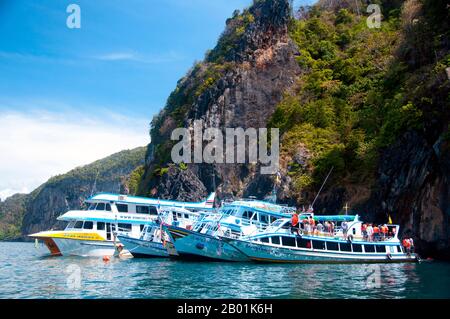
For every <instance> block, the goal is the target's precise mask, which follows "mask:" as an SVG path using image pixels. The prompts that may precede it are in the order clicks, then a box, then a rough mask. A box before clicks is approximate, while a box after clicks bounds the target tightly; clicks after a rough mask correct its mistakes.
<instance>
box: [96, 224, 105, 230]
mask: <svg viewBox="0 0 450 319" xmlns="http://www.w3.org/2000/svg"><path fill="white" fill-rule="evenodd" d="M97 230H105V223H104V222H97Z"/></svg>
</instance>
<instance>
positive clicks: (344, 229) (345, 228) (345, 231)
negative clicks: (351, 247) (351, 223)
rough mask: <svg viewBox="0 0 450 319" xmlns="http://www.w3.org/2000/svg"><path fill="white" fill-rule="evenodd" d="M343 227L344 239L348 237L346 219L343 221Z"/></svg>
mask: <svg viewBox="0 0 450 319" xmlns="http://www.w3.org/2000/svg"><path fill="white" fill-rule="evenodd" d="M341 228H342V234H343V235H344V239H347V232H348V224H347V222H346V221H343V222H342V224H341Z"/></svg>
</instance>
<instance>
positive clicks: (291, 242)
mask: <svg viewBox="0 0 450 319" xmlns="http://www.w3.org/2000/svg"><path fill="white" fill-rule="evenodd" d="M308 215H309V216H307V217H310V216H311V217H312V218H313V219H314V220H315V221H316V222H318V223H320V222H326V221H330V222H331V221H332V222H334V223H336V225H339V224H342V223H344V222H345V223H347V226H348V228H347V232H346V233H345V234H344V232H343V229H342V227H341V226H337V227H336V228H335V229H334V230H333V231H332V232H329V231H326V230H325V231H321V232H318V231H314V232H306V231H305V229H306V228H304V229H303V230H302V229H300V231H299V234H297V233H296V232H294V233H293V232H292V229H291V220H290V219H288V218H282V219H279V220H277V221H276V222H274V223H273V224H271V225H270V226H269V227H267V228H266V229H265V231H264V232H262V233H258V234H255V235H250V236H244V237H240V238H237V237H236V238H230V237H222V240H223V241H225V242H227V244H229V245H230V246H232V247H234V248H235V249H236V250H238V251H239V252H241V254H243V255H245V256H247V258H249V259H250V260H252V261H258V262H279V263H288V262H289V263H333V262H335V263H380V262H414V261H417V260H418V256H417V255H416V254H414V253H409V252H407V251H406V250H405V249H404V248H403V247H402V244H401V242H400V240H399V238H398V231H399V228H400V227H399V225H392V224H389V225H387V227H388V228H389V232H388V234H389V235H387V236H386V237H385V238H380V239H378V240H377V241H373V240H369V239H367V238H365V236H363V234H362V231H361V226H362V222H361V221H360V220H359V216H358V215H355V216H347V215H339V216H314V215H313V214H308ZM302 217H304V216H302V215H300V219H301V218H302Z"/></svg>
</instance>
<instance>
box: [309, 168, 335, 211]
mask: <svg viewBox="0 0 450 319" xmlns="http://www.w3.org/2000/svg"><path fill="white" fill-rule="evenodd" d="M333 169H334V166H332V167H331V169H330V171H329V172H328V175H327V177H325V180H324V181H323V183H322V186H320V189H319V192H318V193H317V195H316V198H314V201H313V202H312V204H311V207H314V203H315V202H316V200H317V198H318V197H319V195H320V192H321V191H322V188H323V187H324V186H325V183H326V182H327V180H328V177H330V174H331V172H332V171H333Z"/></svg>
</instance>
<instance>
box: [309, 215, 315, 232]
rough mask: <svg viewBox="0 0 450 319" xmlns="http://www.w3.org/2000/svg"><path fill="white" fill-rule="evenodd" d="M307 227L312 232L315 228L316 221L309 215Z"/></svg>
mask: <svg viewBox="0 0 450 319" xmlns="http://www.w3.org/2000/svg"><path fill="white" fill-rule="evenodd" d="M309 228H310V232H311V233H312V234H314V231H315V230H316V222H315V221H314V218H312V217H309Z"/></svg>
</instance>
